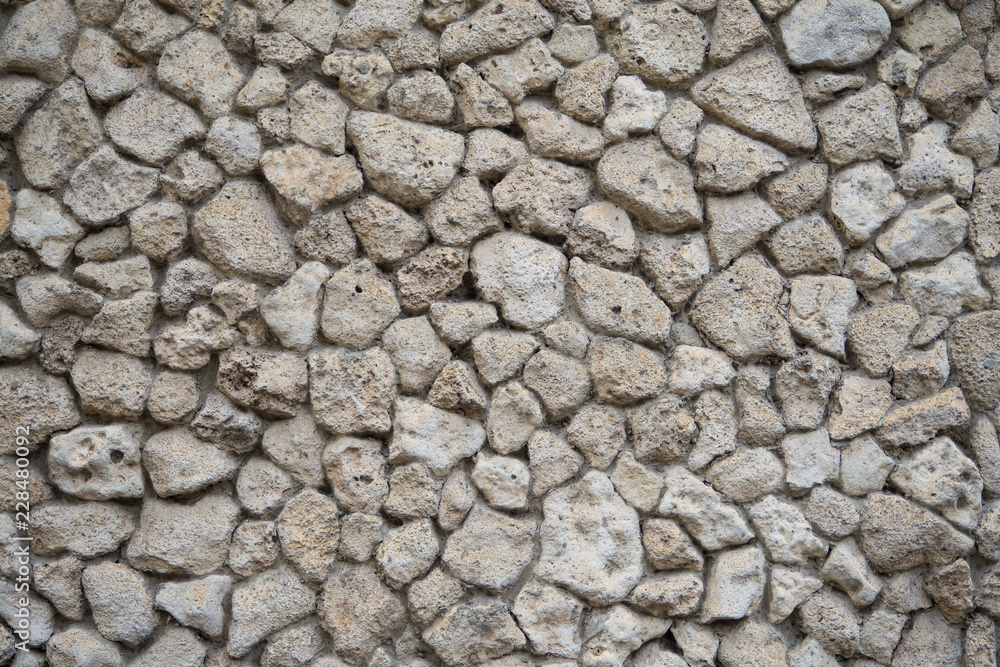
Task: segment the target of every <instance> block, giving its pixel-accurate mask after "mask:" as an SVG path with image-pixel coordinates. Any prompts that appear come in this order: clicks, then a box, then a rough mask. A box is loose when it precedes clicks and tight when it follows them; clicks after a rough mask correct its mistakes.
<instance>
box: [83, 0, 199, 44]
mask: <svg viewBox="0 0 1000 667" xmlns="http://www.w3.org/2000/svg"><path fill="white" fill-rule="evenodd" d="M95 4H97V3H95ZM123 4H124V10H123V11H122V12H121V15H120V16H119V17H118V20H117V21H116V22H115V25H114V27H113V28H112V33H113V34H114V36H115V37H116V38H117V39H119V40H120V41H121V42H122V43H123V44H125V46H127V47H128V48H130V49H132V50H133V51H135V52H136V53H137V54H139V55H140V56H151V55H159V54H160V53H161V52H162V51H163V48H164V47H165V46H166V45H167V43H168V42H170V41H171V40H173V39H174V38H176V37H178V36H180V35H181V33H183V32H184V31H185V30H187V29H188V28H189V27H190V26H191V22H190V21H188V20H187V19H186V18H185V17H184V15H183V14H180V13H171V12H168V11H167V10H166V9H165V8H163V7H160V6H159V5H157V4H154V3H152V2H150V0H128V2H125V3H123ZM121 6H122V5H121V4H118V3H111V4H110V6H108V5H105V6H104V7H102V8H101V9H100V10H99V11H100V13H102V14H107V15H106V16H104V17H103V18H102V19H100V20H99V23H100V24H102V25H103V24H108V23H111V22H113V21H115V15H117V14H118V10H119V8H121Z"/></svg>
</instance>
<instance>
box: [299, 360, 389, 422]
mask: <svg viewBox="0 0 1000 667" xmlns="http://www.w3.org/2000/svg"><path fill="white" fill-rule="evenodd" d="M395 385H396V371H395V368H394V367H393V364H392V360H391V359H390V358H389V355H388V354H386V352H385V351H384V350H380V349H370V350H366V351H364V352H357V353H350V352H346V351H323V350H317V351H315V352H312V353H311V354H310V355H309V388H310V395H311V401H312V409H313V416H314V417H315V418H316V421H317V422H319V423H320V424H322V425H323V426H324V427H326V428H328V429H330V430H331V431H333V432H334V433H342V434H350V433H374V434H384V433H387V432H388V431H389V428H390V426H391V424H392V422H391V419H390V415H389V410H390V406H391V405H392V401H393V399H394V397H395Z"/></svg>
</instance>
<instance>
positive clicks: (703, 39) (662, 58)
mask: <svg viewBox="0 0 1000 667" xmlns="http://www.w3.org/2000/svg"><path fill="white" fill-rule="evenodd" d="M630 10H631V11H629V13H628V14H627V16H625V17H624V18H623V19H621V22H620V24H619V26H618V28H617V30H614V31H613V32H612V33H611V37H610V40H609V42H608V51H609V52H610V53H611V55H613V56H614V57H615V59H616V60H617V61H618V64H619V65H620V66H621V68H622V69H623V70H625V71H626V72H628V73H629V74H638V75H639V76H641V77H642V78H644V79H646V80H648V81H649V82H651V83H654V84H658V85H677V84H684V83H688V82H690V81H691V79H693V78H694V77H695V75H697V74H698V72H699V71H700V70H701V64H702V61H703V60H704V58H705V51H706V48H707V45H708V36H707V35H706V33H705V28H704V26H703V25H702V23H701V21H699V20H698V18H697V17H696V16H694V15H693V14H690V13H688V12H687V11H685V10H684V9H682V8H680V7H678V6H677V5H675V4H673V3H669V4H664V3H659V4H656V5H632V7H630Z"/></svg>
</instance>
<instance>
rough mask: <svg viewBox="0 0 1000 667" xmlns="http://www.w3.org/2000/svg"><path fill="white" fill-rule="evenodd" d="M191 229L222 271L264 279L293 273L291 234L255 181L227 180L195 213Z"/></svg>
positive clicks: (269, 280)
mask: <svg viewBox="0 0 1000 667" xmlns="http://www.w3.org/2000/svg"><path fill="white" fill-rule="evenodd" d="M191 232H192V234H193V235H194V240H195V244H196V245H197V247H198V249H199V250H200V251H201V252H202V253H204V255H205V257H207V258H208V259H209V261H211V262H212V263H213V264H215V265H216V266H218V267H219V268H220V269H222V270H224V271H227V272H231V273H235V274H238V275H241V276H246V277H248V278H251V279H253V280H260V281H263V282H266V283H277V282H281V281H283V280H285V279H286V278H288V277H289V276H291V275H292V273H293V272H294V271H295V258H294V256H293V254H292V243H291V235H290V234H289V233H288V230H287V229H286V228H285V227H284V226H283V225H282V224H281V221H280V219H279V218H278V213H277V211H276V210H275V209H274V205H273V204H272V203H271V199H270V196H269V195H268V193H267V190H265V189H264V186H262V185H260V184H258V183H253V182H249V181H231V182H229V183H227V184H226V185H225V186H223V188H222V189H221V190H220V191H219V192H218V194H216V195H215V196H214V197H213V198H212V199H211V200H210V201H209V202H208V203H207V204H206V205H205V206H203V207H201V208H200V209H199V210H198V212H197V213H195V215H194V219H193V220H192V223H191Z"/></svg>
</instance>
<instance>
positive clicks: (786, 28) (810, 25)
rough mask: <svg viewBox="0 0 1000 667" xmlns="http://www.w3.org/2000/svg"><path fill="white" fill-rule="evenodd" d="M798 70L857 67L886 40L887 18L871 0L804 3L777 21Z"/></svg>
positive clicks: (818, 0) (811, 1) (816, 0)
mask: <svg viewBox="0 0 1000 667" xmlns="http://www.w3.org/2000/svg"><path fill="white" fill-rule="evenodd" d="M778 25H779V26H780V28H781V39H782V41H784V43H785V50H786V52H787V53H788V59H789V61H791V63H792V64H793V65H796V66H798V67H808V66H817V65H819V66H825V67H838V68H840V67H851V66H854V65H860V64H861V63H863V62H865V61H866V60H868V59H869V58H871V57H872V56H874V55H875V53H876V52H877V51H878V50H879V49H880V48H881V47H882V45H883V44H885V42H886V40H887V39H889V31H890V29H891V27H892V26H890V25H889V17H888V15H886V13H885V10H884V9H882V7H881V5H879V4H878V3H877V2H874V1H873V0H834V1H833V2H830V1H828V0H804V1H803V2H798V3H796V4H795V6H794V7H793V8H792V10H791V11H789V12H788V13H787V14H785V15H784V16H782V17H781V19H780V20H779V21H778Z"/></svg>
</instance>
